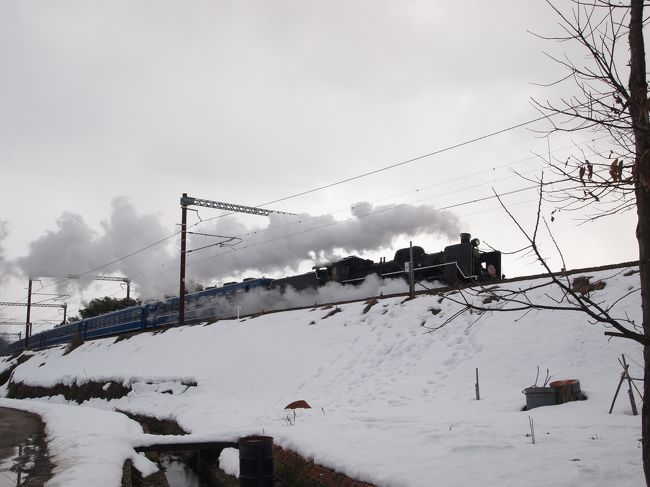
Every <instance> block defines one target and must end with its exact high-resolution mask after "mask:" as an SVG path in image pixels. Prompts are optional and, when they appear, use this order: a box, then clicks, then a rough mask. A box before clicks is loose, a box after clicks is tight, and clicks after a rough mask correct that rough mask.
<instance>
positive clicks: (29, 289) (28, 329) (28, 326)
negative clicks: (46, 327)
mask: <svg viewBox="0 0 650 487" xmlns="http://www.w3.org/2000/svg"><path fill="white" fill-rule="evenodd" d="M31 311H32V280H31V279H30V280H29V286H27V319H26V320H25V348H29V336H30V335H31V334H32V322H31V321H30V314H31Z"/></svg>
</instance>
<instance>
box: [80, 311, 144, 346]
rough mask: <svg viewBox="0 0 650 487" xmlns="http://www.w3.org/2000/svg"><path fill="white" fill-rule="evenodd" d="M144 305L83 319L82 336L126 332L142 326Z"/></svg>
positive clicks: (91, 336)
mask: <svg viewBox="0 0 650 487" xmlns="http://www.w3.org/2000/svg"><path fill="white" fill-rule="evenodd" d="M144 309H145V308H144V306H133V307H132V308H126V309H121V310H118V311H112V312H110V313H106V314H104V315H100V316H93V317H92V318H86V319H85V320H83V322H82V323H83V324H82V333H83V338H84V339H86V338H98V337H102V336H106V335H114V334H116V333H126V332H129V331H135V330H139V329H141V328H143V327H144Z"/></svg>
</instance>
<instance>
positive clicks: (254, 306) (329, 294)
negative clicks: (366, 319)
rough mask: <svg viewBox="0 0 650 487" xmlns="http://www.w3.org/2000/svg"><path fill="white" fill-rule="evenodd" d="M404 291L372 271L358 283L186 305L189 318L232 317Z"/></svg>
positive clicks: (255, 291) (254, 292)
mask: <svg viewBox="0 0 650 487" xmlns="http://www.w3.org/2000/svg"><path fill="white" fill-rule="evenodd" d="M407 291H408V284H407V283H406V281H404V280H403V279H382V278H380V277H379V276H377V275H376V274H372V275H370V276H368V278H366V279H365V280H364V281H363V282H362V283H361V284H360V285H357V286H351V285H342V284H339V283H337V282H329V283H327V284H326V285H324V286H322V287H319V288H315V289H305V290H302V291H300V292H298V291H296V290H294V289H293V288H291V287H289V288H287V289H286V290H285V291H284V292H282V291H281V290H279V289H272V290H265V289H261V288H255V289H252V290H251V291H249V292H247V293H237V294H236V295H235V296H234V297H216V298H212V299H210V300H205V301H202V302H201V303H200V306H196V307H192V306H190V307H188V308H187V310H186V316H188V317H189V318H192V319H193V318H201V317H203V318H206V319H207V318H208V317H213V316H217V317H219V318H231V317H234V316H238V315H241V316H244V315H251V314H256V313H263V312H268V311H274V310H281V309H288V308H298V307H306V306H315V305H322V304H326V303H334V302H340V301H352V300H356V299H365V298H370V297H375V296H381V295H384V296H387V295H390V294H397V293H405V292H407Z"/></svg>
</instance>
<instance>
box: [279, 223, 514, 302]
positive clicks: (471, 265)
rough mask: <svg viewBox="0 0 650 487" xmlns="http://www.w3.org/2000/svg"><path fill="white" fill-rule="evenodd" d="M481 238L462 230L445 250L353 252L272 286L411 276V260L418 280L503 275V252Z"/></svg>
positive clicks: (456, 280)
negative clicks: (389, 255)
mask: <svg viewBox="0 0 650 487" xmlns="http://www.w3.org/2000/svg"><path fill="white" fill-rule="evenodd" d="M479 245H480V241H479V239H477V238H474V239H472V238H471V235H470V234H469V233H461V234H460V243H457V244H454V245H448V246H447V247H445V249H444V250H443V251H442V252H436V253H432V254H428V253H426V252H425V251H424V249H423V248H422V247H417V246H415V247H412V255H413V256H412V257H411V248H410V247H407V248H404V249H399V250H398V251H397V252H395V257H394V258H393V260H390V261H386V260H385V259H382V260H380V261H379V262H375V261H373V260H370V259H362V258H361V257H356V256H351V257H346V258H344V259H343V260H340V261H338V262H334V263H331V264H326V265H322V266H315V267H314V269H313V272H308V273H305V274H300V275H297V276H291V277H285V278H282V279H276V280H274V281H273V283H272V284H271V287H272V288H280V289H284V288H286V287H288V286H291V287H293V288H294V289H296V290H298V291H300V290H302V289H307V288H314V287H318V286H322V285H324V284H326V283H327V282H330V281H334V282H339V283H341V284H358V283H361V282H362V281H363V280H364V279H365V278H366V277H367V276H369V275H371V274H377V275H378V276H380V277H383V278H397V277H403V278H408V274H409V268H410V265H411V260H412V261H413V275H414V279H415V280H416V281H434V280H435V281H441V282H444V283H446V284H449V285H455V284H459V283H463V282H470V281H479V282H482V281H491V280H496V279H500V278H501V252H499V251H498V250H495V251H491V252H484V251H481V250H479V249H478V246H479Z"/></svg>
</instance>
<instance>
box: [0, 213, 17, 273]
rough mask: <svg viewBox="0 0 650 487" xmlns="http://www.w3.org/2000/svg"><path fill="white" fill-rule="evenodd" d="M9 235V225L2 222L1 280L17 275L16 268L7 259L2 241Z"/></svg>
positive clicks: (0, 223) (0, 240)
mask: <svg viewBox="0 0 650 487" xmlns="http://www.w3.org/2000/svg"><path fill="white" fill-rule="evenodd" d="M7 235H9V225H8V223H7V222H5V221H0V278H3V279H4V278H6V277H9V276H12V275H14V274H15V270H14V266H13V264H12V263H11V262H9V261H8V260H7V258H6V257H5V250H4V247H3V246H2V241H3V240H4V239H5V238H7Z"/></svg>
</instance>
